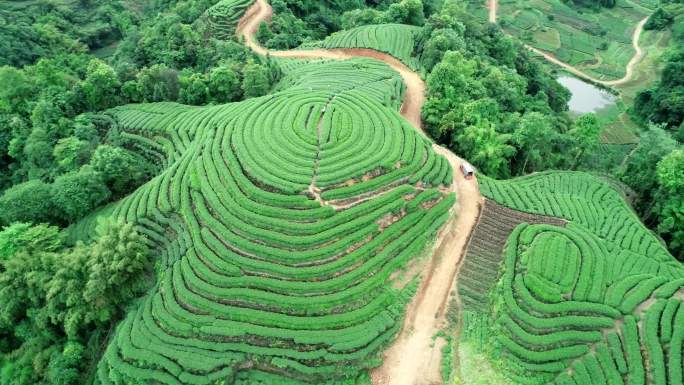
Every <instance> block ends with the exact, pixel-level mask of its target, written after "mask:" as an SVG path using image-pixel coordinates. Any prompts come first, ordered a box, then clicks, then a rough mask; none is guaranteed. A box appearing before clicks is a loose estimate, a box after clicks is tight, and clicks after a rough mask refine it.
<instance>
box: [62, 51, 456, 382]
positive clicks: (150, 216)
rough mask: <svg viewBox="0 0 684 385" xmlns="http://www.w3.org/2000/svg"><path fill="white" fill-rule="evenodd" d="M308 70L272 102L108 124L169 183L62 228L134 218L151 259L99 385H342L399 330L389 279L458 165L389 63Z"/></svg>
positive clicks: (413, 246)
mask: <svg viewBox="0 0 684 385" xmlns="http://www.w3.org/2000/svg"><path fill="white" fill-rule="evenodd" d="M300 64H301V65H300V67H301V66H307V65H310V66H311V67H310V69H309V70H307V69H302V70H300V71H299V72H297V71H298V69H297V67H293V68H292V69H291V70H286V76H285V79H284V80H283V82H282V84H280V85H279V86H278V87H277V89H278V90H279V91H278V92H276V93H274V94H272V95H269V96H266V97H262V98H256V99H250V100H247V101H244V102H241V103H233V104H227V105H222V106H213V107H203V108H187V107H180V106H178V105H175V104H152V105H137V106H125V107H120V108H117V109H114V110H111V111H110V112H109V113H110V115H111V116H112V117H113V118H114V119H115V120H116V122H117V124H118V126H119V129H120V130H121V131H122V132H125V133H127V134H128V135H130V136H131V138H134V137H135V139H136V143H137V146H138V147H139V148H140V151H143V152H145V151H148V152H149V153H151V154H156V155H155V156H157V157H158V158H159V164H160V168H163V170H162V171H161V172H160V174H159V175H158V176H157V177H155V178H154V179H153V180H151V181H150V182H149V183H147V184H146V185H144V186H142V187H141V188H140V189H138V190H137V191H136V192H135V193H133V194H132V195H130V196H129V197H127V198H125V199H123V200H122V201H120V202H118V203H117V204H114V205H111V206H109V207H107V208H105V209H103V210H102V211H101V212H99V213H97V214H96V215H93V216H92V217H90V218H87V219H86V220H84V221H83V222H82V223H81V224H80V225H77V226H74V227H73V228H72V229H71V230H72V233H79V232H81V231H83V233H88V227H93V226H92V225H93V224H94V223H95V222H96V221H97V220H98V218H99V217H103V216H106V217H110V218H118V219H122V220H126V221H130V222H134V223H136V224H137V226H138V228H139V229H140V230H141V231H142V232H144V233H145V234H146V235H147V238H148V239H149V243H150V245H151V246H153V247H154V248H155V249H156V250H157V251H158V253H159V263H158V272H157V284H156V285H155V287H154V288H153V289H152V290H151V291H150V293H149V294H148V295H147V296H146V297H145V298H143V299H142V300H141V302H140V303H139V304H138V305H137V307H136V308H134V309H133V310H132V311H131V312H130V313H129V315H128V317H127V318H126V319H125V320H124V321H123V322H122V323H121V325H120V326H119V327H118V328H117V330H116V333H115V336H114V338H113V339H112V340H111V342H110V343H109V346H108V348H107V350H106V354H105V355H104V358H103V359H102V361H101V362H100V364H99V366H98V375H97V381H98V383H100V384H132V383H152V384H214V383H217V382H220V381H222V380H225V381H226V383H234V382H235V383H240V382H242V383H263V384H269V383H272V384H276V383H277V384H288V383H292V384H294V383H300V381H304V382H307V383H315V384H333V383H342V382H341V381H346V380H351V379H353V378H355V377H356V376H357V375H358V373H359V371H360V370H361V369H362V368H367V367H372V366H375V365H377V363H378V359H379V358H378V354H379V352H381V351H382V348H383V347H384V346H385V345H386V344H388V343H389V342H390V341H391V340H392V339H393V338H394V336H395V335H396V333H397V332H398V330H399V329H400V327H401V320H402V317H403V312H404V307H405V305H406V303H407V302H408V301H409V300H410V298H411V297H412V295H413V292H414V291H415V284H414V283H403V284H401V285H392V284H391V278H390V277H392V276H393V274H394V273H396V272H397V271H398V270H400V269H401V268H402V267H403V266H405V265H406V263H407V262H408V261H409V260H411V259H412V258H415V257H416V256H417V255H419V254H420V253H422V252H423V250H424V249H426V247H427V246H428V245H429V243H430V241H431V240H432V239H433V237H434V235H435V234H436V232H437V231H438V230H439V228H440V227H441V226H442V224H443V223H444V222H445V221H446V220H447V218H448V216H449V211H450V209H451V207H452V206H453V204H454V201H455V197H454V195H453V194H450V193H448V191H449V190H448V189H447V186H448V185H449V184H450V182H451V180H452V178H453V176H452V171H451V167H448V162H447V161H446V160H445V159H444V158H443V157H441V156H438V155H436V154H435V153H434V152H433V150H432V148H431V143H430V142H429V140H428V139H427V138H425V137H424V136H423V135H421V134H419V133H417V132H416V131H415V130H414V129H413V128H412V127H410V126H409V125H408V124H407V123H406V122H405V121H404V120H403V119H401V117H400V116H399V114H398V113H397V112H396V102H395V99H396V98H397V97H398V95H401V92H402V88H401V86H398V84H397V75H396V74H395V73H394V72H393V71H391V70H390V69H389V68H388V67H387V66H384V65H378V64H377V63H374V64H370V61H368V60H349V61H345V62H341V63H334V65H333V63H329V64H327V65H325V66H324V65H322V63H320V62H315V63H312V64H306V63H300ZM326 67H327V68H329V70H328V71H326V70H325V68H326ZM359 68H362V69H365V68H368V69H369V71H361V72H356V71H358V69H359ZM340 73H342V74H348V76H347V77H346V80H345V81H341V82H330V81H327V80H330V79H334V78H339V77H340V76H341V75H340ZM324 79H325V80H324ZM371 85H373V86H371ZM138 147H136V148H138ZM145 147H149V148H147V149H145Z"/></svg>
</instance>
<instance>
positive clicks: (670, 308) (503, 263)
mask: <svg viewBox="0 0 684 385" xmlns="http://www.w3.org/2000/svg"><path fill="white" fill-rule="evenodd" d="M480 183H481V189H482V193H483V195H485V196H486V197H487V198H488V199H489V200H488V202H487V204H486V205H485V210H484V212H483V219H482V220H481V223H484V225H483V226H481V225H478V229H476V232H475V234H474V237H473V243H474V246H471V247H470V249H469V251H468V254H467V256H466V262H465V265H464V270H462V273H461V277H460V278H459V291H460V292H461V295H462V297H463V299H464V312H463V316H462V317H463V323H464V326H463V335H462V337H463V339H464V340H465V341H467V343H468V344H470V345H471V346H476V347H478V348H477V350H478V351H480V352H484V353H485V354H486V355H487V356H488V357H489V360H490V364H491V365H493V366H494V367H499V368H500V370H501V371H502V372H503V373H506V374H507V376H508V377H509V378H510V379H512V380H514V381H515V382H516V383H518V384H524V385H541V384H554V385H580V384H582V385H584V384H608V385H613V384H658V385H666V384H681V383H682V352H683V349H684V345H683V343H684V305H683V303H684V266H683V265H682V264H681V263H679V262H677V261H676V260H675V259H674V258H673V257H672V256H671V255H670V254H669V253H668V251H667V250H666V249H665V247H664V246H663V245H662V244H661V243H660V242H659V240H658V239H657V238H656V237H655V236H654V235H653V234H652V233H651V232H650V231H649V230H648V229H647V228H646V227H644V225H643V224H641V222H640V221H639V219H638V217H637V216H636V214H634V212H633V211H632V210H631V208H630V207H629V206H628V205H627V204H626V203H625V201H624V199H623V198H622V196H621V195H620V193H619V192H618V191H616V190H614V189H613V187H611V185H610V184H608V183H606V182H604V181H603V180H601V179H598V178H596V177H594V176H591V175H589V174H585V173H573V172H549V173H541V174H534V175H531V176H528V177H522V178H517V179H513V180H509V181H495V180H492V179H489V178H486V177H481V178H480ZM511 229H512V230H511ZM503 240H505V245H503V244H501V242H503ZM498 251H501V253H500V254H499V253H498ZM478 261H479V262H478ZM647 379H648V380H647ZM465 383H468V381H466V382H465Z"/></svg>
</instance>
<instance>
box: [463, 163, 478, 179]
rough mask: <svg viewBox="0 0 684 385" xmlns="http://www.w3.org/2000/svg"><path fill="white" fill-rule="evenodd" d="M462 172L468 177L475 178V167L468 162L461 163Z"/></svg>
mask: <svg viewBox="0 0 684 385" xmlns="http://www.w3.org/2000/svg"><path fill="white" fill-rule="evenodd" d="M461 172H462V173H463V176H464V177H465V178H466V179H473V177H474V176H475V167H473V165H472V164H470V163H468V162H463V163H461Z"/></svg>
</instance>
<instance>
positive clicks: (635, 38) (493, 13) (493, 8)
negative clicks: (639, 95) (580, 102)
mask: <svg viewBox="0 0 684 385" xmlns="http://www.w3.org/2000/svg"><path fill="white" fill-rule="evenodd" d="M487 8H489V22H490V23H494V24H496V22H497V12H498V9H499V0H487ZM647 21H648V16H647V17H645V18H643V19H642V20H641V21H639V23H638V24H637V26H636V29H635V30H634V33H633V34H632V46H633V47H634V56H632V58H631V59H630V60H629V63H627V66H626V67H625V76H623V77H622V78H621V79H616V80H601V79H598V78H595V77H593V76H591V75H589V74H588V73H586V72H584V71H582V70H580V69H578V68H577V67H574V66H572V65H570V64H568V63H566V62H563V61H561V60H558V59H557V58H556V57H555V56H553V55H552V54H550V53H548V52H545V51H542V50H540V49H538V48H534V47H532V46H531V45H529V44H524V46H525V48H527V49H528V50H530V51H532V52H534V53H536V54H539V55H541V56H542V57H543V58H544V59H546V60H547V61H549V62H551V63H553V64H555V65H557V66H560V67H563V69H565V70H566V71H568V72H570V73H571V74H573V75H575V76H577V77H578V78H581V79H584V80H588V81H590V82H592V83H596V84H601V85H604V86H607V87H618V86H621V85H623V84H625V83H627V82H629V81H630V80H632V77H634V67H636V65H637V64H638V63H639V62H640V61H641V59H643V58H644V53H645V52H644V50H643V48H641V46H640V45H639V39H640V38H641V33H642V32H643V31H644V25H646V22H647Z"/></svg>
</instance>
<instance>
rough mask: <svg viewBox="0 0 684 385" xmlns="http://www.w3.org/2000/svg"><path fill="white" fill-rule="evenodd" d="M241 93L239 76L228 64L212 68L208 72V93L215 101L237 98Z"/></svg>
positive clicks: (228, 100)
mask: <svg viewBox="0 0 684 385" xmlns="http://www.w3.org/2000/svg"><path fill="white" fill-rule="evenodd" d="M241 94H242V89H241V87H240V78H239V77H238V75H237V74H236V73H235V71H233V70H232V69H231V68H230V67H228V66H220V67H216V68H214V69H213V70H212V71H211V73H210V74H209V95H210V96H211V98H212V100H214V101H215V102H217V103H225V102H232V101H235V100H238V99H239V98H240V96H241Z"/></svg>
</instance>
